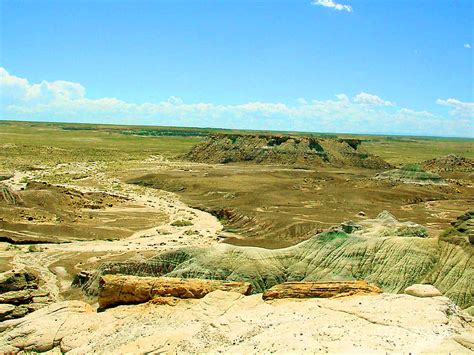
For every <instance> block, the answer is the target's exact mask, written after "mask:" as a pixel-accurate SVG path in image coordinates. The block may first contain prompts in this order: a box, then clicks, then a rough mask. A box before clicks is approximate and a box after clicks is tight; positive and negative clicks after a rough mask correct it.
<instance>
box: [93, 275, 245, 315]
mask: <svg viewBox="0 0 474 355" xmlns="http://www.w3.org/2000/svg"><path fill="white" fill-rule="evenodd" d="M216 290H221V291H233V292H238V293H241V294H243V295H248V294H250V292H251V290H252V286H251V285H250V284H249V283H247V282H232V281H218V280H205V279H180V278H172V277H139V276H124V275H104V276H102V278H101V280H100V284H99V306H100V307H101V308H106V307H111V306H114V305H119V304H133V303H143V302H147V301H149V300H151V299H153V298H155V297H176V298H202V297H204V296H205V295H207V294H208V293H210V292H212V291H216Z"/></svg>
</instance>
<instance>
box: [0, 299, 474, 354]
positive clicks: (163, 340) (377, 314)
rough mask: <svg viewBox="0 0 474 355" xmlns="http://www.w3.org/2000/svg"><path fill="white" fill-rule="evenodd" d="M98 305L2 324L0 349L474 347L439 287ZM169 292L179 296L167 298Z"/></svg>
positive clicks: (414, 350)
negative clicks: (435, 290) (100, 308)
mask: <svg viewBox="0 0 474 355" xmlns="http://www.w3.org/2000/svg"><path fill="white" fill-rule="evenodd" d="M168 300H170V302H162V301H161V300H160V301H157V302H148V303H144V304H140V305H129V306H119V307H116V308H112V309H108V310H106V311H104V312H100V313H97V312H96V310H95V309H94V308H93V307H92V306H90V305H89V304H87V303H84V302H80V301H63V302H59V303H54V304H52V305H50V306H48V307H46V308H43V309H41V310H39V311H36V312H34V313H32V314H29V315H28V316H26V317H24V318H21V319H16V320H10V321H6V322H3V323H1V325H0V329H1V330H3V333H2V334H1V335H0V349H1V350H2V351H3V352H13V353H16V352H19V351H49V350H55V351H57V352H59V351H61V352H68V353H70V354H85V353H128V352H130V353H137V352H139V353H148V352H153V353H167V352H172V353H174V352H185V353H189V352H193V353H196V352H198V353H201V352H232V353H261V352H278V353H290V352H293V353H294V352H297V353H304V352H307V353H309V352H311V353H350V354H354V353H364V354H367V353H381V354H382V353H383V354H385V353H391V352H396V353H411V354H419V353H433V352H434V353H445V354H448V353H452V354H470V353H472V351H473V350H474V339H473V331H472V327H471V326H470V325H469V316H468V315H466V314H464V313H462V311H460V310H459V308H458V307H456V306H455V305H454V304H453V303H452V302H451V301H450V300H449V299H447V298H446V297H442V296H436V297H416V296H411V295H407V294H398V295H395V294H377V295H366V296H352V297H343V298H331V299H322V298H313V299H304V300H300V299H278V300H273V301H264V300H263V299H262V295H261V294H255V295H251V296H244V295H242V294H240V293H235V292H225V291H221V290H217V291H214V292H211V293H209V294H207V295H206V296H204V297H203V298H201V299H180V300H178V299H172V298H168ZM171 300H173V302H171Z"/></svg>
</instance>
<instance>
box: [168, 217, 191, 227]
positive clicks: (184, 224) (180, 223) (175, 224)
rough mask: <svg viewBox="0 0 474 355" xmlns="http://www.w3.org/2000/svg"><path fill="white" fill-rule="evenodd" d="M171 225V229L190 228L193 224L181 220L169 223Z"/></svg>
mask: <svg viewBox="0 0 474 355" xmlns="http://www.w3.org/2000/svg"><path fill="white" fill-rule="evenodd" d="M171 225H172V226H173V227H188V226H192V225H193V223H192V222H191V221H186V220H184V219H181V220H178V221H174V222H173V223H171Z"/></svg>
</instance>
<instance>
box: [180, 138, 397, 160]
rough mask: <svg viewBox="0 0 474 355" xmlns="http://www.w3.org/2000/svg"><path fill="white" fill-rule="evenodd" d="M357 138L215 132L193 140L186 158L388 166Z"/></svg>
mask: <svg viewBox="0 0 474 355" xmlns="http://www.w3.org/2000/svg"><path fill="white" fill-rule="evenodd" d="M360 144H361V141H360V140H357V139H338V138H315V137H304V136H283V135H281V136H276V135H246V134H218V135H212V136H209V138H208V140H207V141H205V142H202V143H199V144H197V145H196V146H195V147H193V149H192V150H191V151H190V152H189V153H188V154H186V156H185V157H186V158H187V159H190V160H192V161H197V162H207V163H232V162H250V163H256V164H277V165H279V164H282V165H289V166H303V167H311V166H320V165H329V166H337V167H341V166H358V167H364V168H370V169H388V168H390V167H391V165H390V164H388V163H387V162H385V161H384V160H383V159H381V158H380V157H377V156H375V155H372V154H369V153H367V152H364V151H361V150H360V149H359V148H358V147H359V145H360Z"/></svg>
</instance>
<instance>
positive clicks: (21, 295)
mask: <svg viewBox="0 0 474 355" xmlns="http://www.w3.org/2000/svg"><path fill="white" fill-rule="evenodd" d="M32 298H33V294H32V293H31V291H30V290H21V291H10V292H5V293H2V294H0V303H13V304H22V303H28V302H30V300H31V299H32Z"/></svg>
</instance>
